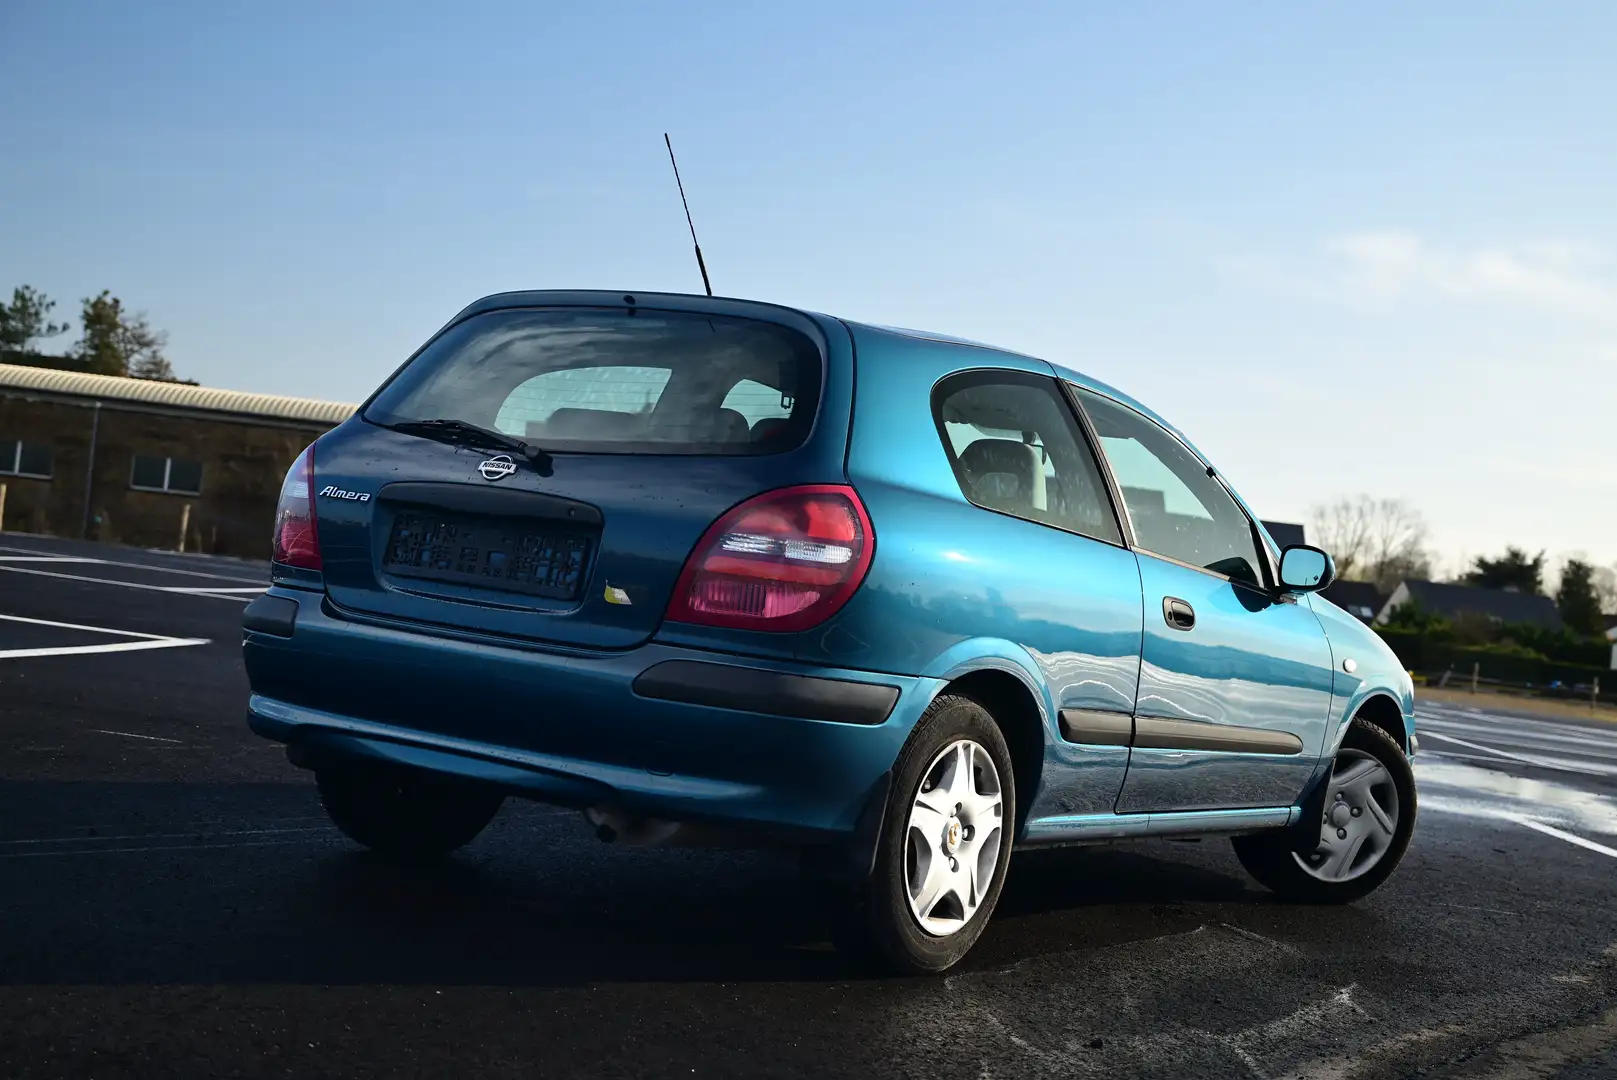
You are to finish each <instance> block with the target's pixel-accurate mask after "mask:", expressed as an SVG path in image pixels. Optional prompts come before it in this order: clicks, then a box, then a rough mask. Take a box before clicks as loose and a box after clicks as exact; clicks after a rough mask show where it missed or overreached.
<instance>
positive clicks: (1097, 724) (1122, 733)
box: [1061, 709, 1134, 746]
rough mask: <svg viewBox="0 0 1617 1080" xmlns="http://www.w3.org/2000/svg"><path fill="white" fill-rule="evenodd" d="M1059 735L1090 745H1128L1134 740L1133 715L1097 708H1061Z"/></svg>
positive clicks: (1068, 739)
mask: <svg viewBox="0 0 1617 1080" xmlns="http://www.w3.org/2000/svg"><path fill="white" fill-rule="evenodd" d="M1061 737H1062V738H1064V739H1066V740H1067V741H1068V742H1075V743H1087V744H1088V745H1090V746H1128V745H1129V744H1130V743H1132V742H1133V741H1134V717H1132V716H1130V715H1129V714H1128V713H1126V712H1103V711H1101V710H1099V709H1062V710H1061Z"/></svg>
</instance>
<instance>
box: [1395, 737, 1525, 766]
mask: <svg viewBox="0 0 1617 1080" xmlns="http://www.w3.org/2000/svg"><path fill="white" fill-rule="evenodd" d="M1421 736H1422V737H1423V738H1427V739H1441V740H1443V741H1444V742H1451V743H1454V744H1455V745H1457V746H1464V747H1466V748H1467V749H1470V750H1481V751H1482V752H1483V753H1484V754H1492V755H1494V756H1495V757H1502V758H1506V759H1508V760H1510V761H1519V762H1521V763H1522V764H1524V765H1536V764H1538V763H1537V762H1536V761H1534V760H1533V759H1532V758H1530V757H1523V756H1522V755H1521V754H1512V753H1510V752H1509V751H1508V750H1495V749H1494V748H1493V747H1491V746H1483V745H1482V744H1481V743H1474V742H1467V741H1466V740H1465V739H1456V738H1455V737H1454V736H1453V735H1439V734H1438V733H1437V732H1435V731H1430V730H1428V731H1423V732H1421Z"/></svg>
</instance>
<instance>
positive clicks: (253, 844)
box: [0, 836, 337, 859]
mask: <svg viewBox="0 0 1617 1080" xmlns="http://www.w3.org/2000/svg"><path fill="white" fill-rule="evenodd" d="M335 839H337V838H336V837H331V838H329V839H328V838H324V837H315V836H305V837H288V838H286V839H284V840H248V841H245V842H242V843H236V844H163V845H156V846H151V847H114V848H85V849H83V850H78V851H7V852H0V859H48V858H52V857H57V858H61V857H66V856H73V855H128V854H131V853H134V852H143V851H213V850H217V849H220V848H259V847H279V846H282V845H286V844H317V843H328V842H330V840H335Z"/></svg>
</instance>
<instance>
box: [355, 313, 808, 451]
mask: <svg viewBox="0 0 1617 1080" xmlns="http://www.w3.org/2000/svg"><path fill="white" fill-rule="evenodd" d="M820 366H821V363H820V353H819V350H818V349H816V348H815V346H814V344H813V343H812V342H811V341H809V339H808V338H807V337H805V336H804V335H802V334H800V333H798V332H796V331H794V330H788V329H786V328H785V327H782V326H776V325H773V324H771V323H764V322H755V321H753V320H751V319H736V318H723V317H718V316H711V315H693V314H685V313H679V312H663V311H638V312H636V311H617V310H605V309H555V308H547V309H542V310H535V309H516V310H506V311H492V312H487V313H485V314H482V315H476V316H473V317H472V318H470V319H467V320H466V321H465V322H462V323H458V324H456V325H455V326H453V327H451V328H450V329H449V330H447V331H446V332H444V333H443V334H442V335H440V336H439V337H438V338H436V339H434V340H433V341H432V342H431V344H429V345H428V346H427V347H426V348H425V349H423V350H422V351H421V353H420V354H419V355H418V356H417V357H416V358H415V360H414V361H412V362H411V363H410V364H409V366H407V367H406V368H405V369H404V370H403V371H402V372H400V373H399V375H398V377H397V378H395V379H394V380H393V381H392V382H390V383H389V384H388V385H387V386H386V387H385V388H383V390H382V392H381V393H379V394H378V395H377V396H376V398H375V400H373V401H372V402H371V403H370V405H369V406H368V407H367V408H366V409H365V419H367V420H369V421H371V422H372V423H376V424H397V423H400V422H403V421H408V420H463V421H467V422H469V423H473V424H479V425H481V426H483V427H491V428H495V429H497V430H499V431H503V432H505V433H506V434H508V435H515V436H517V437H519V438H523V439H529V440H532V442H533V443H534V444H535V445H536V446H539V447H541V448H543V449H545V450H564V451H566V450H572V451H582V452H594V453H619V454H633V453H641V454H769V453H776V452H779V451H782V450H790V449H793V448H795V447H797V446H800V445H802V443H803V441H804V439H806V438H807V437H808V432H809V428H810V427H811V426H812V425H813V422H814V411H815V407H816V405H817V403H818V400H819V395H820Z"/></svg>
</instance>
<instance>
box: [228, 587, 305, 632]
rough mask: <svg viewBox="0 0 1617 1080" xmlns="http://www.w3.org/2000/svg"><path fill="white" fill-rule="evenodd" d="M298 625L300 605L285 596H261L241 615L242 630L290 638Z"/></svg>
mask: <svg viewBox="0 0 1617 1080" xmlns="http://www.w3.org/2000/svg"><path fill="white" fill-rule="evenodd" d="M297 623H298V605H297V601H295V600H288V599H287V598H286V597H284V596H260V597H258V598H257V599H255V600H254V601H253V602H252V603H250V604H248V605H247V609H246V610H245V611H243V612H242V613H241V628H242V629H243V630H251V631H252V632H253V633H255V634H272V635H274V636H275V637H283V638H289V637H291V636H292V631H293V630H294V629H295V628H296V627H297Z"/></svg>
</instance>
